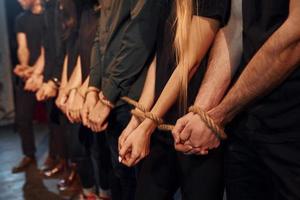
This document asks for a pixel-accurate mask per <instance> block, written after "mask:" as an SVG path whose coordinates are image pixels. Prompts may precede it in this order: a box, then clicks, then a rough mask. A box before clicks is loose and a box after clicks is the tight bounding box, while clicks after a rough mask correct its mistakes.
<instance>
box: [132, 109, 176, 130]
mask: <svg viewBox="0 0 300 200" xmlns="http://www.w3.org/2000/svg"><path fill="white" fill-rule="evenodd" d="M131 114H132V115H134V116H135V117H137V118H139V119H142V120H144V119H145V118H150V117H147V116H146V114H145V113H144V112H142V111H138V110H131ZM150 119H151V120H153V121H154V122H155V123H156V124H157V128H158V129H159V130H161V131H172V130H173V128H174V126H173V125H171V124H163V123H161V124H159V122H158V121H156V120H157V118H150ZM160 120H161V119H160Z"/></svg>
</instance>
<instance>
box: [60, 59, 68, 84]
mask: <svg viewBox="0 0 300 200" xmlns="http://www.w3.org/2000/svg"><path fill="white" fill-rule="evenodd" d="M67 70H68V56H67V55H66V56H65V59H64V64H63V69H62V74H61V80H60V82H61V83H60V87H61V88H64V87H66V85H67V83H68V77H67Z"/></svg>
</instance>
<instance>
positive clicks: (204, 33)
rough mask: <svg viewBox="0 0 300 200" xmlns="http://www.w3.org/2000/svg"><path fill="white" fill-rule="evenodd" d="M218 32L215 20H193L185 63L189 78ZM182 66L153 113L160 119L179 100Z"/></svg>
mask: <svg viewBox="0 0 300 200" xmlns="http://www.w3.org/2000/svg"><path fill="white" fill-rule="evenodd" d="M194 18H195V17H194ZM200 30H201V31H200ZM217 31H218V23H217V22H216V21H215V20H211V19H207V18H206V19H205V18H200V17H196V18H195V19H193V21H192V24H191V30H190V36H189V38H190V39H189V43H190V44H189V45H188V49H186V51H185V52H184V57H185V61H186V63H188V66H185V67H188V76H189V78H192V76H193V73H195V71H196V69H197V68H198V66H199V63H200V62H201V60H202V59H203V57H204V56H205V55H206V53H207V51H208V49H209V48H210V46H211V44H212V42H213V40H214V38H215V35H216V32H217ZM200 38H205V40H201V39H200ZM181 65H182V63H181V62H179V63H178V66H177V67H176V69H175V71H174V72H173V74H172V76H171V77H170V79H169V81H168V82H167V84H166V86H165V88H164V89H163V91H162V93H161V95H160V97H159V98H158V100H157V102H156V103H155V105H154V107H153V109H152V111H151V112H152V113H153V114H155V115H157V116H158V117H163V116H164V114H165V113H166V112H167V111H168V110H169V109H170V107H171V106H172V105H173V104H174V103H175V101H176V100H177V98H178V94H179V93H180V89H181V88H180V86H181V82H180V81H181V78H180V77H181V76H180V73H181V70H180V69H181V68H182V66H181Z"/></svg>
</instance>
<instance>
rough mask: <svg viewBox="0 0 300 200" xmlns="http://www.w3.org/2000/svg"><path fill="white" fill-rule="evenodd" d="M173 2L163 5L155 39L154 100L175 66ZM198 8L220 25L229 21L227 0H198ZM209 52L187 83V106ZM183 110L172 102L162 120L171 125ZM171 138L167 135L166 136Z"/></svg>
mask: <svg viewBox="0 0 300 200" xmlns="http://www.w3.org/2000/svg"><path fill="white" fill-rule="evenodd" d="M172 2H173V1H168V3H166V4H165V9H163V11H164V13H162V18H161V22H160V25H159V26H160V27H159V33H158V41H157V68H156V82H155V100H157V99H158V97H159V96H160V94H161V92H162V90H163V89H164V87H165V85H166V83H167V82H168V80H169V79H170V77H171V75H172V73H173V71H174V70H175V68H176V59H175V52H174V46H173V41H174V32H175V30H174V19H175V4H173V3H172ZM196 5H198V6H197V9H195V11H194V13H195V15H198V16H203V17H208V18H213V19H216V20H218V21H220V23H221V26H224V25H225V23H226V22H227V20H228V17H229V13H230V1H227V0H222V1H220V0H197V1H196ZM207 59H208V54H207V55H206V56H205V57H204V58H203V60H202V62H201V64H200V66H199V68H198V70H197V72H196V73H195V75H194V77H193V78H192V79H191V81H190V82H189V86H188V98H187V101H188V102H187V103H188V105H191V104H193V102H194V100H195V97H196V95H197V93H198V90H199V87H200V85H201V81H202V79H203V76H204V72H205V70H206V65H207ZM182 115H183V113H181V112H180V106H179V104H178V103H176V104H174V105H173V106H172V108H171V109H170V110H169V111H168V112H167V113H166V114H165V116H164V120H165V122H166V123H171V124H174V123H176V120H177V119H178V118H179V117H181V116H182ZM169 139H170V138H169Z"/></svg>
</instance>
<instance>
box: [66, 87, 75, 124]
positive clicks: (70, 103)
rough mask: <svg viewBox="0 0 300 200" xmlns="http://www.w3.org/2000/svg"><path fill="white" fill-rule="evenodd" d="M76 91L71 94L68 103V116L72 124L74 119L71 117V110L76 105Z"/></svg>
mask: <svg viewBox="0 0 300 200" xmlns="http://www.w3.org/2000/svg"><path fill="white" fill-rule="evenodd" d="M75 96H76V89H72V90H70V92H69V96H68V99H67V103H66V113H65V114H66V116H67V118H68V119H69V121H70V122H71V123H74V121H73V118H72V117H71V113H70V109H71V107H72V105H73V104H74V103H75Z"/></svg>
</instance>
